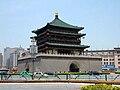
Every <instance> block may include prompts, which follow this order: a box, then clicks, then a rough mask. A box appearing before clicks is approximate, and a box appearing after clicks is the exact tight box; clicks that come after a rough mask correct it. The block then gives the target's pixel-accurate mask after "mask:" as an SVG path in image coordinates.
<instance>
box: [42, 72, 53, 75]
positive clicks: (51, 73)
mask: <svg viewBox="0 0 120 90" xmlns="http://www.w3.org/2000/svg"><path fill="white" fill-rule="evenodd" d="M44 74H47V75H54V73H53V72H45V73H44Z"/></svg>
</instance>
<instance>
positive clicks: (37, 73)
mask: <svg viewBox="0 0 120 90" xmlns="http://www.w3.org/2000/svg"><path fill="white" fill-rule="evenodd" d="M34 76H35V77H38V78H40V77H48V76H49V75H47V74H44V73H42V72H34Z"/></svg>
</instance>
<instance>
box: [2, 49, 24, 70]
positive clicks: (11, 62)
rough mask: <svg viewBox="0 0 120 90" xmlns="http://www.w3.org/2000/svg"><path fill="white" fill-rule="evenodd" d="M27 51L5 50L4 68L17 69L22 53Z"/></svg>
mask: <svg viewBox="0 0 120 90" xmlns="http://www.w3.org/2000/svg"><path fill="white" fill-rule="evenodd" d="M24 51H25V50H24V49H23V48H22V47H18V48H10V47H6V48H5V49H4V60H3V67H5V68H8V69H11V68H16V67H17V60H18V58H19V57H20V53H23V52H24Z"/></svg>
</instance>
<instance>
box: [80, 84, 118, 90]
mask: <svg viewBox="0 0 120 90" xmlns="http://www.w3.org/2000/svg"><path fill="white" fill-rule="evenodd" d="M80 90H120V88H119V87H117V86H112V85H106V84H95V85H87V86H83V87H82V88H81V89H80Z"/></svg>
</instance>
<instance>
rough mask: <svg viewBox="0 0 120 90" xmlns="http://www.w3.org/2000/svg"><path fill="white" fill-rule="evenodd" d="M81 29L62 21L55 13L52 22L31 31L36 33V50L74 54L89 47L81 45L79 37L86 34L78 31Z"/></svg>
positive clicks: (81, 28)
mask: <svg viewBox="0 0 120 90" xmlns="http://www.w3.org/2000/svg"><path fill="white" fill-rule="evenodd" d="M83 29H84V27H78V26H73V25H70V24H68V23H66V22H64V21H62V20H61V19H59V18H58V13H56V15H55V19H54V20H53V21H52V22H50V23H47V25H46V26H44V27H42V28H40V29H37V30H34V31H32V32H33V33H35V34H36V35H37V36H36V37H35V38H36V40H37V46H38V52H45V53H60V54H61V53H63V54H64V53H65V54H74V53H76V52H80V53H81V52H82V51H84V49H85V48H88V47H89V46H87V45H81V38H82V37H83V36H85V35H86V34H82V33H79V32H80V31H81V30H83Z"/></svg>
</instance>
